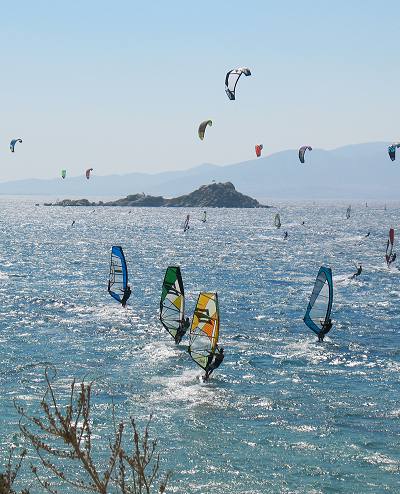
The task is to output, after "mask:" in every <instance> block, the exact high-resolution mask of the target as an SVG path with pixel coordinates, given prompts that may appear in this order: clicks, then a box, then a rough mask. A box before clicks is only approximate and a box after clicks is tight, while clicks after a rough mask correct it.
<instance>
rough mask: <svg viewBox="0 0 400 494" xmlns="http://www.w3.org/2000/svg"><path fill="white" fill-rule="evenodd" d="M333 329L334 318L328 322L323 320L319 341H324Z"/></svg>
mask: <svg viewBox="0 0 400 494" xmlns="http://www.w3.org/2000/svg"><path fill="white" fill-rule="evenodd" d="M331 329H332V319H330V318H329V319H328V320H327V321H326V322H323V321H321V331H320V332H319V333H318V341H321V342H322V341H324V338H325V335H326V334H327V333H329V331H330V330H331Z"/></svg>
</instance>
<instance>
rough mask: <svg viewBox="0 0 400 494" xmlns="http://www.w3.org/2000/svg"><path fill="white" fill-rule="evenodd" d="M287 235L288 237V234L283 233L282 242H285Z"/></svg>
mask: <svg viewBox="0 0 400 494" xmlns="http://www.w3.org/2000/svg"><path fill="white" fill-rule="evenodd" d="M288 235H289V234H288V232H285V233H284V235H283V240H287V238H288Z"/></svg>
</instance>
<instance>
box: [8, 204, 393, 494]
mask: <svg viewBox="0 0 400 494" xmlns="http://www.w3.org/2000/svg"><path fill="white" fill-rule="evenodd" d="M346 206H347V204H346V205H345V204H339V205H333V204H331V205H312V204H311V203H310V204H282V205H281V206H280V207H279V208H278V210H279V212H280V215H281V221H282V228H281V229H279V230H277V229H276V228H275V227H274V226H273V218H274V215H275V213H276V211H277V210H276V209H259V210H244V209H243V210H235V209H215V210H214V209H210V210H208V215H207V222H206V223H204V224H203V223H202V222H201V221H200V220H201V218H202V211H201V210H200V209H193V210H190V209H179V208H178V209H173V208H171V209H169V208H160V209H151V208H149V209H131V211H130V210H129V208H101V207H98V208H95V209H93V208H57V207H42V206H41V207H34V206H33V201H32V200H25V201H23V202H21V200H20V199H19V200H14V199H3V200H2V201H1V210H0V226H1V232H2V235H1V237H0V243H1V249H0V279H1V288H0V292H1V306H0V310H1V328H0V345H1V354H0V387H1V390H2V393H1V394H0V428H1V456H2V458H3V459H4V458H5V452H6V449H7V446H8V445H9V444H11V443H12V442H16V441H17V439H16V436H15V432H16V431H17V422H18V416H17V413H16V412H15V410H14V408H13V406H12V401H13V399H14V398H17V399H18V400H19V401H20V402H22V403H23V404H24V405H25V406H27V407H32V409H37V403H38V400H39V399H40V397H41V396H42V392H43V390H44V377H43V371H44V368H45V366H46V365H47V364H53V365H54V366H56V367H57V369H58V378H57V379H56V382H57V386H56V387H57V390H58V392H60V393H61V394H63V393H67V391H68V384H69V382H70V381H71V379H72V378H73V377H76V378H78V379H81V378H83V377H85V378H86V379H95V380H96V387H95V389H96V395H95V406H94V410H93V413H94V415H95V417H96V421H97V422H96V424H95V425H97V427H98V429H97V430H99V431H100V434H101V436H100V437H98V441H99V442H100V444H101V445H102V447H103V448H104V449H105V448H106V447H107V444H108V443H107V426H108V422H109V413H110V404H111V399H112V397H113V398H114V401H115V403H116V405H117V415H118V416H119V417H124V418H128V417H129V415H132V416H134V417H136V418H137V419H138V421H139V424H140V425H144V423H145V420H146V418H147V417H148V415H149V414H150V413H152V414H153V415H154V423H153V427H152V431H153V433H154V435H157V436H158V438H159V447H160V449H161V457H162V468H163V469H164V470H167V469H172V470H173V471H174V477H173V480H172V481H171V486H170V492H174V493H182V494H184V493H185V494H192V493H193V494H200V493H209V492H221V493H228V492H229V493H232V494H238V493H241V494H245V493H246V494H261V493H266V492H273V493H275V492H276V493H280V492H286V493H304V492H310V493H325V492H335V493H336V492H337V493H351V492H363V493H379V492H396V490H398V488H399V482H400V475H399V473H400V448H399V446H400V440H399V433H400V427H399V423H400V422H399V420H400V403H399V391H400V386H399V376H400V373H399V372H400V349H399V343H400V338H399V327H400V315H399V301H400V287H399V281H400V271H399V270H398V269H397V268H396V267H392V268H391V269H390V270H388V269H387V267H386V264H385V262H384V253H385V244H386V238H387V233H388V230H389V227H391V226H394V227H395V228H396V226H397V218H398V215H399V209H396V208H394V207H389V208H388V210H387V211H384V210H383V206H382V205H379V206H378V205H377V206H373V207H368V208H365V207H364V206H361V205H358V206H357V205H353V206H352V217H351V218H350V219H349V220H346V219H345V211H346ZM187 213H190V215H191V228H190V230H189V232H187V233H186V234H183V232H182V228H181V225H182V222H183V220H184V217H185V215H186V214H187ZM73 219H75V220H76V224H75V225H74V226H73V227H71V223H72V220H73ZM303 220H304V221H305V226H302V225H301V222H302V221H303ZM285 230H287V231H288V232H289V238H288V240H287V241H284V240H283V232H284V231H285ZM368 231H370V232H371V235H370V237H369V238H365V237H364V235H365V234H366V233H367V232H368ZM113 244H116V245H122V246H123V248H124V251H125V255H126V258H127V262H128V267H129V275H130V283H131V286H132V289H133V294H132V297H131V299H130V300H129V308H128V309H127V310H124V309H122V308H121V307H120V306H118V304H116V303H115V301H114V300H113V299H112V298H111V297H110V296H109V295H108V293H107V277H108V269H109V257H110V249H111V246H112V245H113ZM356 262H362V264H363V269H364V271H363V273H362V275H361V276H360V277H359V279H357V280H353V281H351V280H349V276H350V275H351V274H352V273H353V272H354V271H355V267H354V263H356ZM176 263H178V264H179V265H180V266H181V269H182V276H183V281H184V285H185V291H186V294H187V302H186V307H187V311H188V313H189V315H190V313H191V312H192V311H193V308H194V305H195V302H196V299H197V295H198V292H199V291H200V290H207V291H218V294H219V298H220V309H221V333H220V342H221V344H222V345H223V346H224V347H225V353H226V358H225V361H224V363H223V365H222V366H221V367H220V368H219V369H218V370H217V371H216V372H215V373H214V374H213V376H212V379H211V380H210V382H209V383H207V384H203V383H201V382H200V380H199V375H200V373H201V369H200V368H198V367H196V365H195V364H194V362H193V361H191V360H190V358H189V355H188V354H187V352H186V340H184V341H183V343H184V342H185V344H181V345H179V346H178V347H177V346H175V344H174V342H173V340H172V338H171V337H170V336H169V335H168V333H167V332H166V331H165V330H164V329H163V328H162V326H161V325H160V323H159V321H158V307H159V297H160V290H161V284H162V280H163V276H164V271H165V268H166V267H167V266H168V265H169V264H176ZM322 264H325V265H329V266H331V268H332V271H333V275H334V304H333V312H332V317H333V322H334V327H333V329H332V331H331V333H330V334H329V337H327V338H326V340H325V342H324V344H322V345H321V344H318V343H317V342H316V336H315V335H314V333H312V332H311V331H310V330H308V328H307V327H306V326H305V325H304V324H303V322H302V318H303V315H304V312H305V309H306V307H307V303H308V298H309V296H310V294H311V291H312V287H313V283H314V280H315V277H316V275H317V272H318V269H319V267H320V265H322ZM103 433H104V434H103ZM24 475H28V472H24ZM24 475H23V477H22V480H23V479H24ZM37 492H39V490H37ZM63 492H70V491H68V489H67V488H64V491H63Z"/></svg>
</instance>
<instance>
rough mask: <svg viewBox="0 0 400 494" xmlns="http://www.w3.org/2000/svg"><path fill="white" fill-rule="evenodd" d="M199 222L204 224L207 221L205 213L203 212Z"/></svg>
mask: <svg viewBox="0 0 400 494" xmlns="http://www.w3.org/2000/svg"><path fill="white" fill-rule="evenodd" d="M201 221H202V222H203V223H205V222H206V221H207V211H204V212H203V217H202V218H201Z"/></svg>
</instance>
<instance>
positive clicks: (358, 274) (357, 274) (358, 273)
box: [351, 264, 362, 279]
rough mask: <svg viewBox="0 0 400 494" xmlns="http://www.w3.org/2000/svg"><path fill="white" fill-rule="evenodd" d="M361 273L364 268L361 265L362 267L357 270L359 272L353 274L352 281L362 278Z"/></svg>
mask: <svg viewBox="0 0 400 494" xmlns="http://www.w3.org/2000/svg"><path fill="white" fill-rule="evenodd" d="M361 273H362V266H361V264H360V266H359V267H358V268H357V271H356V272H355V273H354V274H353V276H352V277H351V279H353V278H356V277H357V276H360V274H361Z"/></svg>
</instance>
